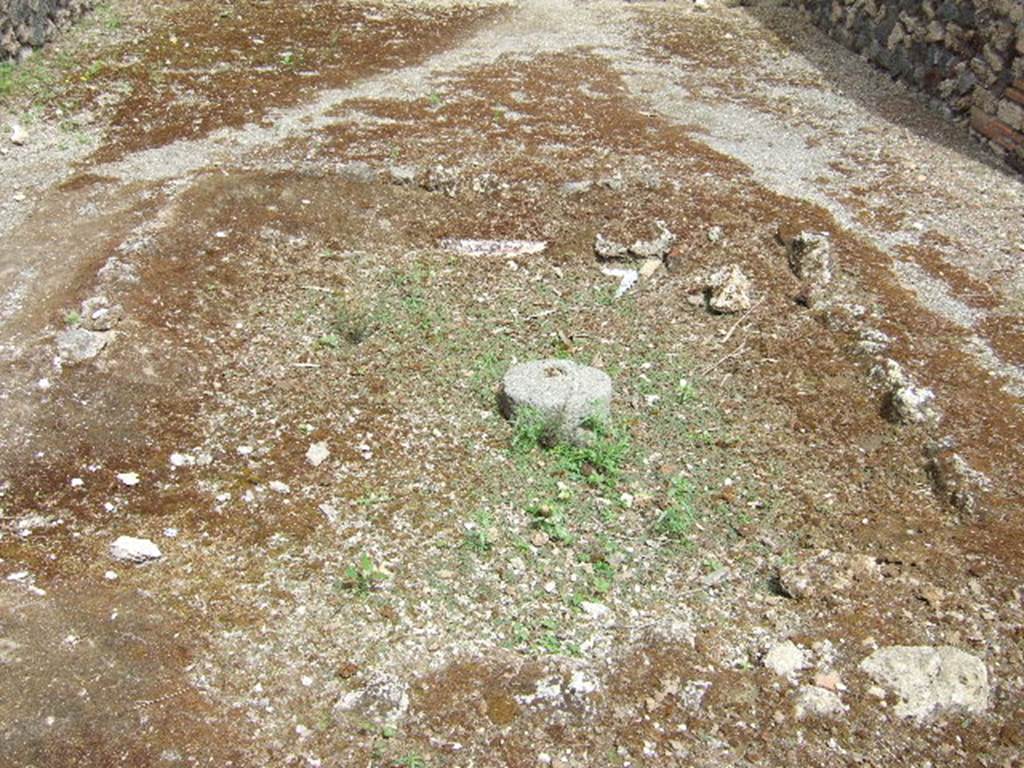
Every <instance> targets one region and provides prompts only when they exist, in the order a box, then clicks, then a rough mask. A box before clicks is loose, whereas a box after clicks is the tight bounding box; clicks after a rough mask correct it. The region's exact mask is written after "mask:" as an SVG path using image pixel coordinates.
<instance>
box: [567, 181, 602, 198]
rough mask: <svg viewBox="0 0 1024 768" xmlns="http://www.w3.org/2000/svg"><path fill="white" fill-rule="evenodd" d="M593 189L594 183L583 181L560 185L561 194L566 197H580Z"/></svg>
mask: <svg viewBox="0 0 1024 768" xmlns="http://www.w3.org/2000/svg"><path fill="white" fill-rule="evenodd" d="M593 187H594V182H592V181H589V180H585V181H567V182H565V184H563V185H562V192H563V194H566V195H582V194H585V193H587V192H589V191H590V190H591V189H593Z"/></svg>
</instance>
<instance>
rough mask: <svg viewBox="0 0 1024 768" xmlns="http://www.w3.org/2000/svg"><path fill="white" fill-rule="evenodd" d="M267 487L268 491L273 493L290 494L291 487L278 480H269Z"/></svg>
mask: <svg viewBox="0 0 1024 768" xmlns="http://www.w3.org/2000/svg"><path fill="white" fill-rule="evenodd" d="M268 485H269V487H270V490H272V491H273V492H274V493H280V494H282V495H287V494H289V493H291V492H292V489H291V487H290V486H289V485H288V484H287V483H282V482H281V481H280V480H271V481H270V483H269V484H268Z"/></svg>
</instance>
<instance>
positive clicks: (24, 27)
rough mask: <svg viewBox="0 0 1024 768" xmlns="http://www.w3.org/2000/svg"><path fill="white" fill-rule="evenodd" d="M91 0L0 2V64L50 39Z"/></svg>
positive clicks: (85, 9) (90, 5)
mask: <svg viewBox="0 0 1024 768" xmlns="http://www.w3.org/2000/svg"><path fill="white" fill-rule="evenodd" d="M94 4H95V0H0V61H3V60H5V59H12V58H20V57H23V56H24V55H25V54H26V53H27V52H29V51H31V50H32V49H33V48H38V47H39V46H41V45H43V44H44V43H46V42H47V41H49V40H52V39H53V38H54V37H55V36H56V35H57V34H58V33H59V32H60V31H61V30H62V29H64V28H66V27H67V26H69V25H70V24H72V23H73V22H74V21H75V20H76V19H77V18H78V17H79V16H81V15H82V14H83V13H85V12H86V11H87V10H89V9H90V8H92V7H93V5H94Z"/></svg>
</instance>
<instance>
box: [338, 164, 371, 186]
mask: <svg viewBox="0 0 1024 768" xmlns="http://www.w3.org/2000/svg"><path fill="white" fill-rule="evenodd" d="M338 175H339V176H341V177H342V178H343V179H347V180H349V181H355V182H358V183H360V184H373V183H374V182H375V181H377V171H376V170H374V168H373V166H372V165H370V164H369V163H366V162H363V161H362V160H355V161H353V162H350V163H345V164H344V165H341V166H339V167H338Z"/></svg>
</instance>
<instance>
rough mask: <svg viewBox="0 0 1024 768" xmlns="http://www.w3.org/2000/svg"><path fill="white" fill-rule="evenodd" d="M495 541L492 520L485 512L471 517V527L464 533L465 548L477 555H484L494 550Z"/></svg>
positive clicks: (482, 511) (481, 511) (479, 512)
mask: <svg viewBox="0 0 1024 768" xmlns="http://www.w3.org/2000/svg"><path fill="white" fill-rule="evenodd" d="M496 541H497V536H496V535H495V532H494V518H493V517H492V516H491V514H490V513H489V512H487V510H483V509H482V510H480V511H478V512H477V513H476V514H475V515H473V521H472V523H471V526H470V527H469V529H468V530H467V531H466V538H465V543H466V547H468V548H469V549H470V550H471V551H473V552H476V553H477V554H481V555H485V554H487V553H489V552H490V551H491V550H492V549H494V544H495V542H496Z"/></svg>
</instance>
